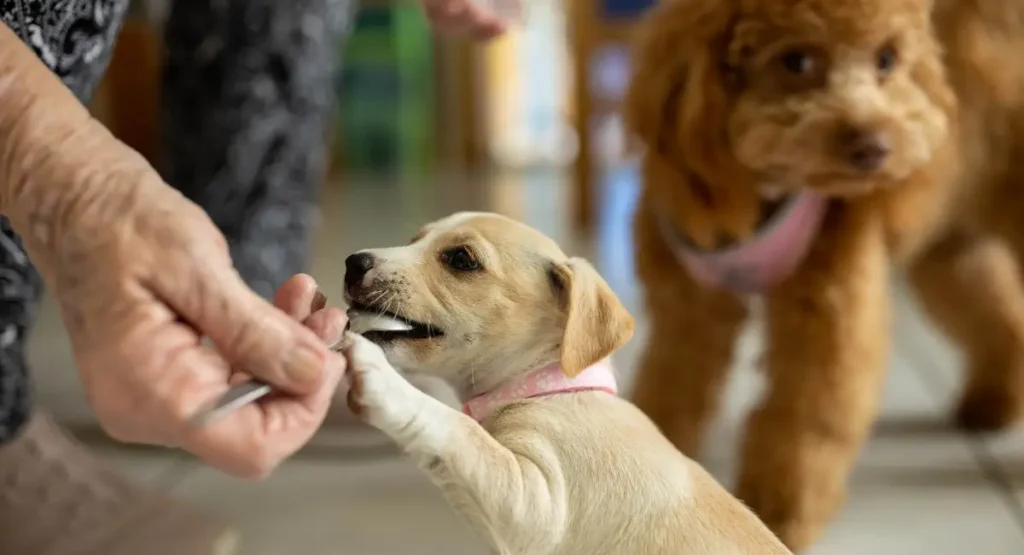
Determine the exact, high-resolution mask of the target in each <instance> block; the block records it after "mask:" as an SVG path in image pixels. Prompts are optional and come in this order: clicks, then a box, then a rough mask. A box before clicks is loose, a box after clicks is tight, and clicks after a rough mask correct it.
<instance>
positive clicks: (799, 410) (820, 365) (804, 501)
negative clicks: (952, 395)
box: [737, 206, 890, 549]
mask: <svg viewBox="0 0 1024 555" xmlns="http://www.w3.org/2000/svg"><path fill="white" fill-rule="evenodd" d="M889 293H890V292H889V260H888V253H887V249H886V245H885V237H884V233H883V232H882V226H881V222H880V221H878V220H876V219H874V217H873V215H872V214H871V213H870V210H861V209H858V208H857V207H852V206H836V207H834V208H833V209H832V211H831V212H830V214H829V216H828V218H827V219H826V222H825V225H824V227H823V230H822V235H821V237H819V238H818V239H817V241H816V243H815V245H814V247H813V248H812V250H811V252H810V253H809V254H808V258H807V260H806V261H805V262H804V264H803V265H802V266H801V268H800V269H799V270H798V271H797V272H796V273H795V274H794V275H793V276H792V277H791V278H789V279H788V280H786V281H785V282H783V283H782V284H780V285H779V286H778V287H777V288H776V289H775V290H773V291H772V292H771V293H770V294H769V295H768V296H767V299H766V319H767V322H766V324H767V328H768V329H767V332H768V342H767V345H766V352H765V364H766V370H767V374H768V379H769V386H768V391H767V392H766V395H765V398H764V399H763V400H762V401H761V403H760V405H759V406H758V407H757V408H756V409H755V410H754V411H753V412H752V414H751V416H750V418H749V420H748V424H747V429H746V433H745V437H744V441H743V447H742V463H743V467H742V471H741V473H740V480H739V489H738V492H737V494H738V496H739V497H740V498H741V499H742V500H744V501H745V502H746V503H747V504H748V505H749V506H750V507H751V508H752V509H753V510H754V511H755V512H756V513H757V514H758V515H759V516H760V517H761V519H762V520H764V522H765V523H766V524H767V525H768V526H769V527H770V528H771V529H772V530H773V531H774V532H775V533H776V534H778V535H779V537H780V538H781V539H782V541H783V542H785V543H786V545H788V546H789V547H790V548H792V549H802V548H805V547H807V546H808V545H810V544H811V543H812V542H813V541H814V540H815V539H816V538H817V536H818V535H819V534H820V532H821V531H822V529H823V527H824V526H825V524H827V522H828V521H829V519H830V518H831V516H832V514H833V513H834V511H835V510H836V509H837V507H839V506H840V505H841V503H842V501H843V500H844V497H845V490H846V482H847V477H848V475H849V472H850V470H851V467H852V465H853V463H854V461H855V459H856V456H857V454H858V451H859V450H860V446H861V444H862V443H863V442H864V440H865V438H866V437H867V435H868V431H869V429H870V427H871V423H872V420H873V419H874V417H875V413H876V409H877V404H878V397H879V393H880V389H881V384H882V378H883V376H884V370H885V367H886V362H887V358H888V351H889V321H890V299H889Z"/></svg>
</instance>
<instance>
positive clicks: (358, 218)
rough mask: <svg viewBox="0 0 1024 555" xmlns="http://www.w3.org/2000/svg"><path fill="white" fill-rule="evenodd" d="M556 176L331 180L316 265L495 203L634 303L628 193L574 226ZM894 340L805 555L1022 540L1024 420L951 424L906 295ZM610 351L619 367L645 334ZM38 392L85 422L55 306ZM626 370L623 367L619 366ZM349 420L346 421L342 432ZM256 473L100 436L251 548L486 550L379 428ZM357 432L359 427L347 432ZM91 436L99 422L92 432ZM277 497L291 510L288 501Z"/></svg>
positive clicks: (722, 436) (337, 270)
mask: <svg viewBox="0 0 1024 555" xmlns="http://www.w3.org/2000/svg"><path fill="white" fill-rule="evenodd" d="M566 193H567V188H566V186H565V184H564V183H563V182H562V181H561V180H559V179H558V178H556V177H545V176H533V177H529V178H508V179H497V180H492V181H491V182H489V183H488V184H486V185H483V184H480V183H473V182H469V181H467V180H452V181H448V182H444V183H443V184H442V183H440V182H438V183H435V184H434V185H430V186H425V185H424V186H421V185H416V184H403V185H399V184H394V183H387V182H371V181H360V182H359V183H357V184H352V183H350V184H349V185H348V186H347V187H337V186H336V187H332V188H330V189H328V190H327V191H325V195H324V197H325V198H324V202H323V207H324V208H323V210H322V224H323V225H322V229H323V232H322V234H321V236H320V239H319V243H318V249H317V256H316V260H315V263H314V267H313V272H312V273H313V274H314V275H315V276H316V277H317V278H318V280H320V282H321V283H322V284H323V285H324V287H325V289H326V292H327V293H328V295H329V296H333V298H335V299H337V298H338V297H339V293H340V289H339V285H340V283H341V277H342V269H341V266H342V264H341V263H342V260H343V258H344V256H345V254H347V253H348V252H350V251H352V250H355V249H357V248H363V247H367V246H376V245H384V244H391V243H394V242H396V241H403V240H405V239H406V238H407V237H408V236H409V235H410V232H411V231H413V230H415V229H416V227H418V225H419V224H421V223H423V222H425V221H428V220H430V219H433V218H435V217H439V216H442V215H445V214H447V213H449V212H451V211H454V210H459V209H467V208H473V209H479V208H485V209H491V210H496V211H500V212H504V213H507V214H509V215H512V216H515V217H518V218H520V219H523V220H526V221H527V222H529V223H531V224H534V225H536V226H538V227H539V228H541V229H542V230H544V231H546V232H548V233H550V234H552V235H553V236H555V237H556V238H557V239H560V240H561V241H562V242H563V244H566V245H587V246H585V247H581V249H580V250H582V251H583V253H584V254H590V255H592V258H593V259H594V260H595V262H596V263H597V264H598V266H599V267H600V269H601V270H602V272H603V273H604V274H605V276H606V277H607V278H608V279H609V281H610V282H611V284H612V285H613V287H614V288H615V289H616V290H617V291H618V292H619V294H620V295H621V296H622V298H623V299H624V300H625V301H626V302H627V304H629V305H630V306H631V307H633V308H634V309H635V308H636V307H637V295H636V285H635V283H634V281H633V279H632V270H631V267H630V256H631V255H630V247H629V214H630V204H631V202H632V197H633V194H634V188H633V185H632V184H631V183H630V181H629V180H628V179H619V180H612V182H611V184H610V185H609V187H608V188H607V191H606V202H605V203H604V205H605V208H604V214H603V217H602V221H603V222H604V223H603V225H602V227H601V229H600V231H599V232H598V234H597V236H596V237H595V238H593V239H591V240H586V241H581V240H571V238H570V233H569V232H568V230H567V227H566V225H565V223H564V216H565V215H566V214H567V213H568V211H567V209H566V204H567V200H566ZM897 306H898V310H897V317H896V328H895V333H896V341H895V343H896V353H895V355H894V357H893V360H892V370H891V372H890V376H889V380H888V382H887V384H886V389H885V399H884V410H883V414H882V417H881V420H880V422H879V424H878V426H877V429H876V432H875V434H874V437H873V438H872V440H871V442H870V443H869V445H868V446H867V448H866V450H865V451H864V454H863V456H862V458H861V461H860V464H859V466H858V468H857V470H856V473H855V476H854V480H853V485H852V488H851V494H850V499H849V502H848V504H847V506H846V508H845V510H844V511H843V513H842V514H841V515H840V517H839V518H838V520H837V522H836V523H835V524H834V526H832V528H831V529H830V530H829V532H828V534H827V535H826V537H825V538H824V539H823V540H822V541H821V543H820V544H819V545H818V546H817V547H816V548H815V549H813V550H812V554H813V555H826V554H836V555H846V554H853V553H873V554H876V555H889V554H891V555H915V554H922V555H923V554H934V555H945V554H950V555H952V554H962V553H977V554H979V555H982V554H983V555H1011V554H1015V555H1016V554H1020V553H1024V510H1022V506H1024V431H1021V432H1018V433H1010V434H1006V435H1005V436H1004V437H1000V438H997V439H991V440H989V439H986V440H982V439H976V438H969V437H965V436H963V435H960V434H958V433H956V432H955V431H953V430H951V429H950V428H949V427H948V426H946V425H945V421H946V414H947V413H948V407H949V402H950V399H951V397H952V396H953V395H954V394H955V390H956V388H957V384H958V378H957V370H956V368H957V361H956V357H955V356H954V355H953V354H952V353H951V352H950V351H949V349H948V347H946V346H945V345H944V344H943V343H942V341H941V340H939V339H938V338H937V337H936V336H935V335H934V334H933V333H932V332H931V331H930V330H929V329H928V327H927V325H926V324H924V322H923V321H922V320H921V319H920V316H919V315H918V314H917V312H916V311H915V309H914V308H913V306H912V303H911V301H910V300H909V297H908V295H906V294H902V293H901V294H900V296H899V298H898V303H897ZM638 316H639V317H640V319H641V326H640V330H639V333H638V336H639V337H638V339H636V340H634V341H633V342H632V343H631V344H630V345H629V346H628V347H627V348H626V349H624V350H623V352H621V353H619V356H618V357H617V358H618V364H619V367H620V368H621V369H623V370H625V371H626V373H627V375H628V373H629V370H630V369H631V363H632V361H633V360H634V358H635V355H636V353H637V351H638V349H639V348H640V347H641V345H642V336H643V335H644V334H643V325H642V314H638ZM757 350H758V340H757V336H756V335H755V334H754V333H753V332H752V333H750V334H748V336H747V337H746V338H745V340H744V342H743V344H742V346H741V351H742V354H743V356H742V357H741V358H742V360H741V362H740V363H739V364H740V368H739V371H738V372H737V377H736V379H735V383H734V385H733V387H732V389H731V390H730V396H729V403H728V410H727V411H726V414H725V416H724V417H723V418H722V419H721V422H720V424H719V426H720V428H719V430H718V432H717V433H714V434H711V444H710V445H709V446H708V447H709V455H708V457H707V465H708V467H709V468H710V469H711V470H712V471H713V472H714V473H715V474H716V475H717V476H719V477H720V478H721V479H722V480H723V481H724V482H725V483H726V484H729V483H730V476H731V471H732V470H733V469H734V467H735V464H734V463H735V461H734V457H733V456H732V453H733V449H734V445H735V440H736V437H737V433H738V429H739V423H740V419H741V416H742V414H743V411H744V409H745V408H746V407H748V406H749V404H750V403H751V402H752V401H753V399H754V398H755V396H756V394H757V391H758V389H759V386H760V384H759V381H758V376H757V374H756V372H755V370H754V364H753V361H754V358H755V356H756V354H757ZM33 357H34V359H35V361H36V364H37V366H36V368H37V369H38V373H39V384H38V385H39V390H40V399H41V402H42V403H43V404H44V405H46V406H47V407H48V408H49V409H50V410H52V411H53V412H55V413H56V414H57V415H58V416H59V417H60V418H61V419H62V420H64V421H65V422H68V423H70V424H73V425H75V426H76V427H77V428H79V429H85V430H86V431H88V428H89V427H90V426H91V419H90V416H89V411H88V409H86V408H85V404H84V402H83V401H82V397H81V393H80V390H79V389H78V386H77V384H76V382H75V379H74V378H73V373H72V371H71V367H70V360H69V351H68V347H67V343H66V339H65V337H64V335H63V333H62V332H61V331H60V327H59V324H58V320H57V318H56V315H55V314H54V311H53V310H52V307H50V306H49V305H47V307H46V308H45V309H44V311H43V314H42V322H41V323H40V326H39V328H38V331H37V334H36V336H35V340H34V344H33ZM627 379H628V378H627ZM346 430H347V431H346ZM332 434H333V436H332V438H329V440H326V441H325V440H322V441H319V442H318V443H317V446H315V448H310V449H309V450H307V451H305V452H303V453H302V454H300V456H299V457H297V458H296V459H294V460H293V461H291V462H289V463H288V464H286V465H285V466H284V467H283V468H281V470H280V471H279V472H277V473H276V474H275V475H274V476H273V477H272V478H271V479H269V480H268V481H266V482H265V483H261V484H250V483H240V482H237V481H234V480H232V479H229V478H226V477H224V476H222V475H220V474H217V473H215V472H213V471H211V470H209V469H206V468H203V467H201V466H199V465H197V464H196V463H194V462H190V461H185V460H183V459H181V458H179V457H176V456H171V455H169V454H167V453H163V452H159V451H149V450H139V449H126V448H119V447H116V446H112V445H111V444H109V443H108V442H97V443H96V446H97V449H98V450H99V452H101V453H102V455H103V456H104V457H106V458H107V459H109V460H110V461H112V462H113V463H115V464H117V465H118V466H120V467H121V468H124V469H125V470H126V471H127V472H129V473H131V474H132V475H133V476H135V477H136V478H137V479H139V480H142V481H144V482H147V483H150V484H152V485H153V486H154V487H160V488H164V489H167V490H168V491H170V492H171V493H172V494H174V495H176V496H178V497H180V498H182V499H184V500H188V501H190V502H192V503H195V504H197V505H199V506H202V507H205V508H206V509H208V510H211V511H214V512H217V513H219V514H222V515H224V516H225V517H227V518H229V519H231V520H232V521H234V522H236V523H237V524H238V525H239V526H240V527H241V529H242V531H243V533H244V542H245V548H244V551H243V553H244V554H245V555H328V554H335V553H337V554H342V553H344V554H346V555H376V554H381V555H385V554H397V553H415V554H417V555H431V554H442V553H443V554H446V555H459V554H470V553H482V552H483V549H482V546H481V544H480V543H479V542H477V541H476V540H475V539H473V538H472V537H470V535H469V534H468V533H467V532H466V530H465V529H464V528H463V526H462V525H461V523H460V522H459V521H458V520H457V519H456V518H455V517H454V516H453V515H452V514H451V512H450V511H449V510H448V509H447V507H446V506H445V505H444V503H443V502H442V500H441V497H440V495H439V494H438V493H437V492H436V491H435V490H434V489H433V488H432V487H431V486H430V484H429V483H428V482H427V481H426V480H425V479H424V478H423V477H422V476H420V475H419V474H418V473H417V472H416V470H415V469H414V468H413V467H412V466H411V465H410V464H408V463H407V462H405V461H403V460H401V459H398V458H396V457H395V456H394V455H393V451H391V450H390V449H388V448H387V447H386V446H384V447H382V444H381V443H380V441H379V438H378V437H376V436H373V435H372V434H371V435H367V434H365V433H362V435H359V434H360V432H358V431H356V430H353V429H352V428H346V427H344V426H342V427H341V428H340V429H339V428H334V430H333V432H332ZM357 435H358V436H359V437H356V436H357ZM89 437H95V435H94V434H93V435H89ZM286 507H287V508H286Z"/></svg>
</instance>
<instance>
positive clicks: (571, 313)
mask: <svg viewBox="0 0 1024 555" xmlns="http://www.w3.org/2000/svg"><path fill="white" fill-rule="evenodd" d="M551 273H552V278H553V280H554V281H555V283H556V285H557V287H558V289H559V290H560V292H561V293H562V297H563V306H564V310H565V329H564V331H563V335H562V348H561V351H562V352H561V359H562V360H561V363H562V371H563V372H564V373H565V375H566V376H569V377H570V378H571V377H574V376H576V375H578V374H579V373H580V372H582V371H583V370H585V369H586V368H587V367H589V366H591V365H593V364H595V363H597V362H600V361H601V360H603V359H604V358H606V357H607V356H608V355H610V354H612V353H613V352H615V351H616V350H618V349H619V348H620V347H622V346H623V345H625V344H626V342H627V341H629V339H630V338H631V337H633V326H634V324H633V317H632V316H631V315H630V314H629V312H628V311H627V310H626V308H625V307H624V306H622V303H621V302H619V298H618V297H616V296H615V293H613V292H612V290H611V288H610V287H608V283H607V282H605V280H604V279H603V278H602V277H601V275H600V274H598V273H597V270H595V269H594V267H593V266H591V265H590V263H589V262H587V261H586V260H583V259H582V258H570V259H569V260H568V261H567V262H564V263H556V264H555V265H554V266H553V267H552V270H551Z"/></svg>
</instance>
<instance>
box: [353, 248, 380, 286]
mask: <svg viewBox="0 0 1024 555" xmlns="http://www.w3.org/2000/svg"><path fill="white" fill-rule="evenodd" d="M376 262H377V261H376V259H374V258H373V255H372V254H370V253H368V252H357V253H355V254H353V255H350V256H349V257H348V258H346V259H345V285H349V286H351V285H355V284H357V283H359V282H360V281H362V280H363V278H364V277H365V276H366V272H369V271H370V270H372V269H373V265H374V264H375V263H376Z"/></svg>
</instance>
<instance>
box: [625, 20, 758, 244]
mask: <svg viewBox="0 0 1024 555" xmlns="http://www.w3.org/2000/svg"><path fill="white" fill-rule="evenodd" d="M736 3H737V1H736V0H665V1H663V2H661V3H660V4H658V5H656V6H655V7H654V8H652V9H651V10H650V13H649V14H648V16H647V19H646V21H645V22H644V23H643V24H642V26H641V29H642V34H641V35H640V36H639V40H638V42H637V43H636V46H635V48H634V54H633V60H634V62H633V63H634V69H633V75H632V79H631V80H630V84H629V88H628V89H627V91H626V97H625V100H624V115H625V120H626V125H627V128H628V130H629V131H630V132H631V133H632V134H634V135H635V136H636V138H637V139H639V140H640V142H642V143H643V144H644V146H645V147H646V149H645V150H646V152H645V156H646V158H647V165H648V166H649V167H650V166H655V167H656V168H655V169H654V170H649V171H648V173H651V172H653V173H657V174H658V176H657V177H654V176H647V177H646V178H647V180H648V182H649V185H651V183H650V182H651V181H656V182H657V183H654V184H653V187H654V189H655V193H656V195H658V196H661V197H665V198H661V199H659V200H660V201H661V202H664V203H665V205H666V206H668V207H671V208H670V210H674V211H678V212H681V213H677V214H675V216H677V218H676V219H678V220H680V223H682V224H684V225H686V224H691V225H692V224H695V223H699V222H705V223H706V225H704V226H700V225H698V226H697V229H693V228H691V229H687V231H688V232H689V233H690V234H691V235H692V237H691V238H692V239H694V240H695V241H696V242H698V243H706V242H708V241H707V239H708V238H707V236H708V235H709V234H710V235H714V234H716V233H717V232H724V233H727V234H731V235H733V236H736V237H743V236H745V235H747V234H749V233H750V232H751V231H752V230H753V228H754V226H755V225H756V223H757V219H758V215H759V213H758V211H759V207H760V200H759V197H758V195H757V192H756V188H755V184H754V179H753V176H752V175H751V174H750V172H749V171H748V170H746V169H745V168H743V167H742V166H741V165H740V164H739V162H738V161H737V160H736V158H735V156H734V155H733V150H732V146H731V143H730V140H729V120H728V118H729V113H730V110H731V108H732V96H733V95H734V89H735V88H737V87H738V86H740V83H739V80H740V79H741V76H740V75H739V70H738V69H736V68H732V67H731V66H729V65H728V64H727V61H728V60H727V54H728V48H729V41H730V38H731V32H732V29H731V27H732V26H733V24H734V22H735V19H736V13H735V11H736V9H735V5H736ZM701 227H704V228H708V227H710V228H714V229H700V228H701Z"/></svg>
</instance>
